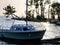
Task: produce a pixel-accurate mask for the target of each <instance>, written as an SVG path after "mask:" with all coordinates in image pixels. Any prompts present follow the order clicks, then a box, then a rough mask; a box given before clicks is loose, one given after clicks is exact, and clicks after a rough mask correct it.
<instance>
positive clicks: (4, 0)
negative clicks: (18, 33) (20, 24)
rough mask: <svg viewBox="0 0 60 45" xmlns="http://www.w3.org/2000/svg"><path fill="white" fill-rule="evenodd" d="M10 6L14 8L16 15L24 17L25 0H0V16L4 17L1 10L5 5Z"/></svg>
mask: <svg viewBox="0 0 60 45" xmlns="http://www.w3.org/2000/svg"><path fill="white" fill-rule="evenodd" d="M9 4H10V5H11V6H14V7H15V10H16V13H15V14H16V15H18V16H20V17H21V15H22V17H23V16H24V15H25V10H26V5H25V4H26V0H0V16H1V15H2V16H3V15H4V14H3V13H4V12H5V11H4V10H3V8H4V7H6V6H7V5H9Z"/></svg>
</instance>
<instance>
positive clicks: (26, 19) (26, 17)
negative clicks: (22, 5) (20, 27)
mask: <svg viewBox="0 0 60 45" xmlns="http://www.w3.org/2000/svg"><path fill="white" fill-rule="evenodd" d="M27 18H28V0H26V26H27V27H28V19H27Z"/></svg>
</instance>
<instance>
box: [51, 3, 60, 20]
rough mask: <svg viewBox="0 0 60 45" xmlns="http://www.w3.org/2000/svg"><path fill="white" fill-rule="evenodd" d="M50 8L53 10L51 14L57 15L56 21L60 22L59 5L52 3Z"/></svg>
mask: <svg viewBox="0 0 60 45" xmlns="http://www.w3.org/2000/svg"><path fill="white" fill-rule="evenodd" d="M51 6H52V8H53V11H55V12H52V13H56V14H57V15H58V19H59V20H60V3H58V2H56V3H53V4H52V5H51Z"/></svg>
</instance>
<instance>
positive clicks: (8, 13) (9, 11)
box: [3, 5, 16, 17]
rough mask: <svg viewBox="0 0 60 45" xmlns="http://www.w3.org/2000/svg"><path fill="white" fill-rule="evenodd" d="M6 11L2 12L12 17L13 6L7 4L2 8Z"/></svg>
mask: <svg viewBox="0 0 60 45" xmlns="http://www.w3.org/2000/svg"><path fill="white" fill-rule="evenodd" d="M3 10H5V11H6V12H5V13H3V14H5V16H6V17H9V16H10V15H11V16H12V17H13V13H15V12H16V11H15V8H14V7H13V6H10V5H8V6H7V7H5V8H3Z"/></svg>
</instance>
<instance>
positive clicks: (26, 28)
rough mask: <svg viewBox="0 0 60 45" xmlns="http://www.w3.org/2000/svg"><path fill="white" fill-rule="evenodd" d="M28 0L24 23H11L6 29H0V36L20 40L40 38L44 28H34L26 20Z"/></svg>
mask: <svg viewBox="0 0 60 45" xmlns="http://www.w3.org/2000/svg"><path fill="white" fill-rule="evenodd" d="M27 3H28V0H27V1H26V25H20V24H18V25H12V26H11V28H10V29H9V30H8V29H0V37H2V38H12V39H21V40H31V39H42V37H43V35H44V33H45V31H46V30H45V29H40V30H36V29H35V28H34V26H33V25H29V24H28V20H27V16H28V15H27V12H28V11H27V10H28V6H27Z"/></svg>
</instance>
